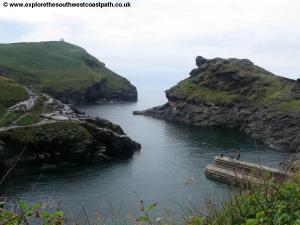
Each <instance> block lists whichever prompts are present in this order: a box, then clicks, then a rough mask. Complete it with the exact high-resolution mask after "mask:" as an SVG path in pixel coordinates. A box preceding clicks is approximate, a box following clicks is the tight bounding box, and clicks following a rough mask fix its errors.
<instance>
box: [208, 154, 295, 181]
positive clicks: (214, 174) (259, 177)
mask: <svg viewBox="0 0 300 225" xmlns="http://www.w3.org/2000/svg"><path fill="white" fill-rule="evenodd" d="M205 175H206V176H207V177H208V178H210V179H214V180H218V181H222V182H227V183H231V184H249V183H256V184H262V183H264V182H265V181H266V180H274V181H282V180H285V179H286V178H288V177H289V176H291V173H289V172H286V171H281V170H279V169H275V168H271V167H268V166H263V165H259V164H255V163H250V162H245V161H241V160H237V159H232V158H229V157H223V156H216V157H215V160H214V162H213V164H210V165H208V166H207V167H206V169H205Z"/></svg>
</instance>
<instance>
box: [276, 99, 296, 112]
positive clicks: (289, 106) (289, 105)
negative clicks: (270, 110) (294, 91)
mask: <svg viewBox="0 0 300 225" xmlns="http://www.w3.org/2000/svg"><path fill="white" fill-rule="evenodd" d="M279 107H280V108H281V109H285V110H293V111H296V112H300V99H293V100H287V101H285V102H283V103H281V104H280V106H279Z"/></svg>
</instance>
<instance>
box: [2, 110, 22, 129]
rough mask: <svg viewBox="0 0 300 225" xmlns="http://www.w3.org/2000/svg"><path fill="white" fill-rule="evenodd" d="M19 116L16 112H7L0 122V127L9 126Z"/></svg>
mask: <svg viewBox="0 0 300 225" xmlns="http://www.w3.org/2000/svg"><path fill="white" fill-rule="evenodd" d="M20 116H21V113H17V112H8V113H7V114H6V115H5V116H4V117H2V119H1V120H0V127H4V126H9V125H11V124H12V123H13V122H14V121H16V120H17V119H18V118H19V117H20Z"/></svg>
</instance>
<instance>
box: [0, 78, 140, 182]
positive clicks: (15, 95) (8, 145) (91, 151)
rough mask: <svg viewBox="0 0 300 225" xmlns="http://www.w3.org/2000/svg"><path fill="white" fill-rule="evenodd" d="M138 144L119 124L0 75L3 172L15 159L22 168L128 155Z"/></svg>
mask: <svg viewBox="0 0 300 225" xmlns="http://www.w3.org/2000/svg"><path fill="white" fill-rule="evenodd" d="M24 148H26V153H25V154H24V155H22V154H23V153H22V150H23V149H24ZM140 148H141V146H140V144H138V143H136V142H135V141H133V140H131V139H130V138H129V137H128V136H127V135H126V134H125V133H124V131H123V130H122V128H121V127H120V126H118V125H115V124H113V123H111V122H109V121H107V120H104V119H100V118H91V117H88V116H86V115H84V114H82V113H80V112H79V111H78V110H76V109H74V108H72V107H70V106H69V105H66V104H63V103H62V102H60V101H58V100H56V99H53V98H52V97H50V96H48V95H46V94H35V93H34V92H32V90H30V89H28V88H27V89H25V88H24V87H23V86H21V85H19V84H17V83H16V82H15V81H13V80H11V79H8V78H5V77H3V76H0V176H1V175H3V174H4V173H5V172H6V171H7V170H8V169H9V168H11V166H12V165H13V164H14V163H15V162H16V161H18V168H17V169H18V170H20V171H21V172H23V170H24V167H25V166H26V167H27V166H28V167H30V166H37V167H43V166H44V165H45V164H47V165H54V166H59V165H62V164H63V163H84V164H91V163H101V162H103V161H107V160H111V159H114V158H128V157H131V156H132V155H133V153H134V152H135V151H137V150H139V149H140ZM20 155H22V157H20V158H18V157H19V156H20Z"/></svg>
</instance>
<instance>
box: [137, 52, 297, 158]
mask: <svg viewBox="0 0 300 225" xmlns="http://www.w3.org/2000/svg"><path fill="white" fill-rule="evenodd" d="M196 65H197V68H196V69H194V70H192V71H191V73H190V75H191V76H190V77H189V78H187V79H185V80H183V81H181V82H179V83H178V84H177V85H176V86H174V87H172V88H171V89H169V90H167V91H166V97H167V99H168V102H167V103H166V104H164V105H162V106H158V107H154V108H152V109H148V110H145V111H136V112H134V114H136V115H146V116H152V117H157V118H162V119H166V120H170V121H177V122H183V123H186V124H191V125H196V126H223V127H229V128H235V129H239V130H242V131H244V132H246V133H248V134H249V135H251V136H252V137H254V138H256V139H257V140H261V141H263V142H265V143H267V144H269V145H271V146H273V147H276V148H280V149H284V150H287V151H292V152H299V151H300V85H299V82H297V81H296V80H291V79H287V78H284V77H279V76H275V75H274V74H272V73H270V72H268V71H266V70H264V69H263V68H261V67H258V66H256V65H254V64H253V63H252V62H251V61H250V60H248V59H221V58H215V59H211V60H208V59H205V58H203V57H197V59H196Z"/></svg>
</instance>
